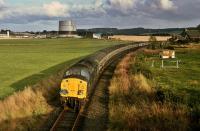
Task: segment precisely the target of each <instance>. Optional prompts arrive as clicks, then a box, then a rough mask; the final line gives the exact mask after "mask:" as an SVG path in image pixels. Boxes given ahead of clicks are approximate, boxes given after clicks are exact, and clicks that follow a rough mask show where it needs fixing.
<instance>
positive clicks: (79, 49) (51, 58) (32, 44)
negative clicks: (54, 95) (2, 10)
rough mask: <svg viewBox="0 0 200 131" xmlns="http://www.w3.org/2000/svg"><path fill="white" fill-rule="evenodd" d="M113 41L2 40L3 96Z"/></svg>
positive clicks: (0, 74) (0, 86) (0, 70)
mask: <svg viewBox="0 0 200 131" xmlns="http://www.w3.org/2000/svg"><path fill="white" fill-rule="evenodd" d="M114 44H116V42H112V41H105V40H92V39H24V40H0V99H2V98H5V97H6V96H8V95H10V94H12V93H13V92H15V91H18V90H21V89H24V87H25V86H27V85H32V84H34V83H36V82H37V81H39V80H41V79H43V78H46V77H47V76H49V75H51V74H52V73H55V72H58V71H59V70H61V69H62V68H63V67H64V66H65V65H67V64H71V63H74V62H75V61H77V60H78V59H80V58H82V57H84V56H86V55H88V54H91V53H93V52H95V51H97V50H99V49H102V48H105V47H107V46H110V45H114Z"/></svg>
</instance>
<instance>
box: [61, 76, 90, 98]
mask: <svg viewBox="0 0 200 131" xmlns="http://www.w3.org/2000/svg"><path fill="white" fill-rule="evenodd" d="M60 95H61V97H64V98H78V99H85V98H86V97H87V81H85V80H82V79H79V78H73V77H72V78H66V79H63V80H62V82H61V91H60Z"/></svg>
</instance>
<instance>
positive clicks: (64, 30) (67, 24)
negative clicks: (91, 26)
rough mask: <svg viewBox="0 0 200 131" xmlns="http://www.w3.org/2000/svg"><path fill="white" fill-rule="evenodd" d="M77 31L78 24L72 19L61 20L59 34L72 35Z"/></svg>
mask: <svg viewBox="0 0 200 131" xmlns="http://www.w3.org/2000/svg"><path fill="white" fill-rule="evenodd" d="M75 33H76V25H75V23H74V22H73V21H72V20H67V21H59V34H60V35H70V34H75Z"/></svg>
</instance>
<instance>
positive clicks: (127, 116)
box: [109, 46, 200, 131]
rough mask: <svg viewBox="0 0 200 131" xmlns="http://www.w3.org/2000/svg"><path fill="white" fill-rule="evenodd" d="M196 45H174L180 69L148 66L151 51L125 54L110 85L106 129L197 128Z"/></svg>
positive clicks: (198, 71)
mask: <svg viewBox="0 0 200 131" xmlns="http://www.w3.org/2000/svg"><path fill="white" fill-rule="evenodd" d="M199 47H200V46H192V47H189V48H181V49H180V48H176V50H177V57H178V59H181V61H182V63H180V69H161V68H160V67H159V66H160V65H159V66H158V65H157V67H151V59H152V58H153V57H154V58H155V57H158V54H156V51H152V50H145V51H142V52H140V53H139V55H130V54H129V55H128V56H126V58H124V59H123V60H122V61H121V62H120V63H119V65H118V66H117V68H116V70H115V74H114V76H113V78H112V80H111V85H110V87H109V91H110V102H109V109H110V113H109V119H110V124H109V130H181V131H182V130H198V129H199V128H200V99H199V96H200V88H199V87H200V79H199V78H200V68H199V66H198V65H199V64H200V63H199V61H198V60H199V56H200V48H199ZM131 56H132V57H131Z"/></svg>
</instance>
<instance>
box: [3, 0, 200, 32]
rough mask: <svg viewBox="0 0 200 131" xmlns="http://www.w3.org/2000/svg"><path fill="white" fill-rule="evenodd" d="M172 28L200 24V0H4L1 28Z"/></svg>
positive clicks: (35, 29) (25, 29) (24, 29)
mask: <svg viewBox="0 0 200 131" xmlns="http://www.w3.org/2000/svg"><path fill="white" fill-rule="evenodd" d="M69 19H70V20H71V19H72V20H73V21H74V22H75V23H76V25H77V28H79V29H87V28H102V27H105V28H107V27H111V28H136V27H144V28H169V27H172V28H174V27H178V28H179V27H193V26H197V25H198V24H200V0H0V29H10V30H13V31H42V30H58V21H59V20H69Z"/></svg>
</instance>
